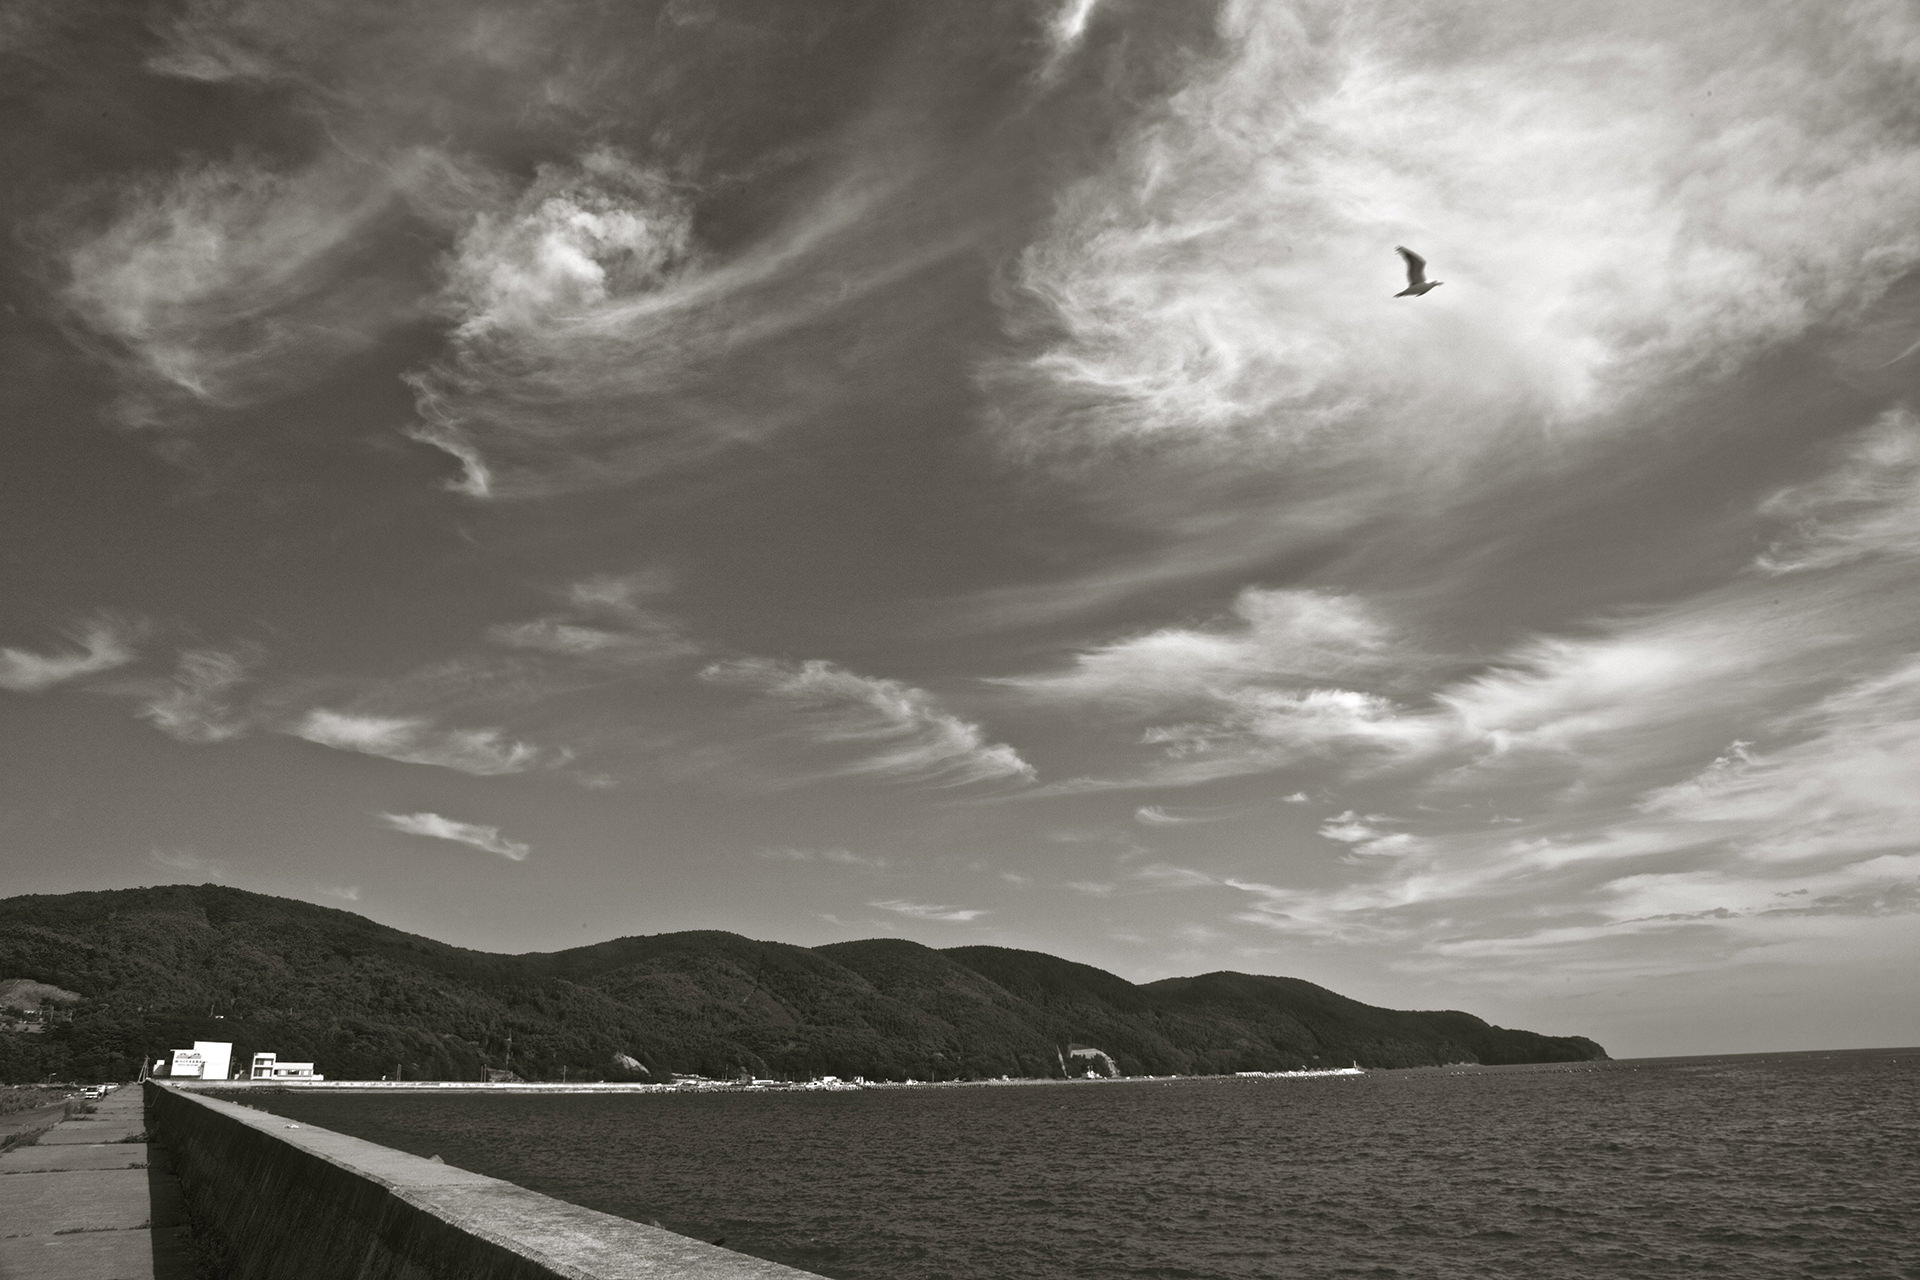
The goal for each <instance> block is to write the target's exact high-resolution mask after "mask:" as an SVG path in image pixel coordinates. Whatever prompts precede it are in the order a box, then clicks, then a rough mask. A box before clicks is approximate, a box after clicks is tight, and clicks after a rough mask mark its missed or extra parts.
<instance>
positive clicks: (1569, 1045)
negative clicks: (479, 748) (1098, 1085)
mask: <svg viewBox="0 0 1920 1280" xmlns="http://www.w3.org/2000/svg"><path fill="white" fill-rule="evenodd" d="M8 979H24V980H27V981H30V982H34V983H43V984H47V985H49V986H51V987H57V988H61V989H62V990H63V991H64V992H67V993H78V995H79V996H80V999H78V1000H69V1001H67V1002H66V1003H62V1004H49V1005H48V1006H47V1009H46V1013H45V1019H44V1025H43V1024H42V1023H40V1022H37V1021H33V1020H31V1019H29V1020H27V1021H26V1022H19V1021H11V1022H9V1023H0V1026H7V1025H11V1026H12V1027H13V1029H11V1030H0V1079H4V1080H8V1081H29V1080H38V1079H45V1078H47V1077H48V1076H49V1075H51V1076H53V1077H55V1078H60V1079H113V1078H120V1079H125V1078H128V1077H131V1076H132V1075H133V1074H134V1073H135V1071H136V1070H137V1068H138V1064H139V1061H140V1057H141V1054H142V1053H143V1052H144V1053H146V1054H147V1055H148V1056H149V1058H151V1057H152V1056H155V1055H158V1054H160V1053H163V1052H164V1051H165V1050H167V1049H169V1048H173V1047H184V1046H185V1045H187V1044H189V1043H190V1042H192V1041H193V1040H196V1039H199V1040H227V1041H232V1042H233V1044H234V1054H235V1056H234V1061H235V1062H236V1063H243V1062H245V1061H247V1060H248V1056H249V1055H251V1054H252V1053H254V1052H256V1051H272V1052H276V1053H278V1054H279V1055H280V1056H281V1057H282V1058H283V1059H298V1060H307V1059H311V1060H313V1061H314V1062H316V1063H318V1064H319V1069H320V1070H321V1071H322V1072H324V1073H325V1074H326V1075H328V1076H330V1077H332V1078H334V1079H376V1080H377V1079H379V1078H381V1077H382V1076H387V1075H391V1074H393V1073H394V1072H395V1071H396V1070H399V1071H401V1072H403V1073H404V1074H405V1076H406V1077H407V1078H409V1079H469V1080H471V1079H478V1078H481V1077H482V1075H483V1073H484V1072H485V1071H486V1070H487V1069H489V1068H494V1069H504V1068H507V1067H508V1066H509V1059H508V1054H509V1044H508V1040H509V1037H511V1063H510V1065H511V1070H512V1071H513V1072H514V1073H515V1074H516V1075H519V1076H522V1077H524V1078H527V1079H553V1080H557V1079H561V1078H562V1077H563V1076H564V1077H565V1078H568V1079H573V1080H582V1079H589V1080H597V1079H634V1080H644V1079H653V1080H661V1079H665V1078H667V1077H668V1076H669V1075H670V1074H672V1073H697V1074H701V1075H709V1076H722V1077H726V1076H733V1075H737V1074H739V1073H741V1072H748V1073H751V1074H753V1075H756V1076H774V1077H792V1078H805V1077H808V1076H814V1075H823V1074H828V1075H839V1076H843V1077H852V1076H866V1077H868V1078H870V1079H895V1080H898V1079H905V1078H913V1079H919V1080H932V1079H939V1080H951V1079H968V1078H979V1077H991V1076H999V1075H1013V1076H1058V1075H1060V1074H1061V1073H1062V1061H1061V1051H1062V1050H1063V1049H1065V1048H1067V1047H1069V1046H1071V1045H1075V1044H1078V1045H1088V1046H1094V1047H1097V1048H1099V1049H1102V1050H1104V1051H1105V1052H1106V1053H1107V1054H1109V1055H1110V1056H1111V1057H1112V1058H1113V1060H1114V1061H1115V1063H1117V1065H1118V1067H1119V1069H1120V1070H1121V1071H1122V1072H1124V1073H1126V1074H1129V1075H1143V1074H1151V1075H1169V1074H1206V1073H1224V1072H1232V1071H1256V1070H1284V1069H1289V1068H1297V1067H1302V1066H1309V1065H1330V1066H1345V1065H1347V1064H1348V1063H1349V1062H1358V1063H1359V1064H1360V1065H1362V1066H1371V1067H1405V1066H1422V1065H1431V1064H1439V1063H1447V1062H1483V1063H1515V1062H1543V1061H1580V1060H1586V1059H1592V1058H1603V1057H1605V1056H1606V1054H1605V1052H1604V1051H1603V1050H1602V1049H1601V1048H1600V1046H1599V1045H1597V1044H1595V1043H1594V1042H1592V1041H1591V1040H1587V1039H1585V1038H1583V1037H1578V1036H1567V1037H1557V1036H1543V1035H1536V1034H1534V1033H1532V1032H1528V1031H1513V1030H1507V1029H1503V1028H1500V1027H1494V1026H1489V1025H1488V1024H1487V1023H1485V1022H1483V1021H1481V1020H1480V1019H1478V1018H1475V1017H1473V1016H1472V1015H1470V1014H1465V1013H1456V1012H1445V1013H1403V1012H1396V1011H1393V1010H1388V1009H1376V1008H1373V1007H1371V1006H1369V1005H1364V1004H1361V1003H1359V1002H1357V1001H1354V1000H1348V999H1346V998H1344V997H1342V996H1338V995H1335V994H1334V993H1333V992H1331V991H1328V990H1326V989H1325V988H1322V987H1316V986H1314V985H1313V984H1311V983H1307V982H1302V981H1299V980H1297V979H1292V978H1265V977H1253V976H1250V975H1247V974H1241V973H1213V974H1207V975H1205V976H1203V977H1197V978H1170V979H1167V980H1165V981H1162V982H1152V983H1147V984H1145V985H1139V986H1136V985H1134V984H1133V983H1130V982H1127V981H1125V980H1123V979H1121V978H1118V977H1115V976H1114V975H1113V974H1110V973H1106V972H1103V971H1101V970H1099V969H1094V968H1091V967H1089V966H1087V965H1082V964H1075V963H1072V962H1071V961H1067V960H1061V959H1058V958H1056V957H1054V956H1049V955H1043V954H1041V953H1039V952H1032V951H1013V950H1008V949H1005V948H1000V947H956V948H953V949H950V950H946V951H936V950H933V949H932V948H929V947H923V946H920V945H919V944H917V943H912V942H905V941H901V940H898V939H876V940H872V941H866V942H843V943H835V944H833V945H830V946H824V947H815V948H812V949H808V948H805V947H796V946H788V945H786V944H784V943H777V942H755V941H753V940H751V939H748V938H742V937H739V936H738V935H735V934H730V933H718V932H700V933H671V934H661V935H657V936H653V937H637V938H619V939H616V940H614V941H612V942H603V943H600V944H598V945H595V946H588V947H576V948H573V949H572V950H568V951H556V952H552V953H546V954H542V953H535V954H529V955H520V956H508V955H494V954H490V953H488V952H482V951H468V950H464V949H462V948H459V947H451V946H448V945H446V944H444V943H440V942H434V941H432V940H431V939H428V938H422V937H417V936H415V935H412V934H407V933H402V932H400V931H399V930H396V929H389V928H387V927H385V926H383V925H378V924H375V923H374V922H373V921H371V920H368V919H366V918H364V917H362V916H357V915H354V914H352V913H351V912H347V911H337V910H333V909H330V908H327V907H317V906H313V905H312V904H310V903H305V902H297V901H293V900H291V899H286V898H274V897H268V896H266V895H263V894H257V893H247V892H244V891H242V890H238V889H228V888H222V887H220V886H216V885H202V886H199V887H197V888H195V887H191V886H186V885H177V886H169V887H164V888H155V889H123V890H111V891H105V892H98V893H74V894H65V895H60V896H25V897H16V898H7V899H0V983H4V982H5V981H6V980H8ZM20 989H23V990H25V989H28V988H24V987H23V988H20ZM1069 1061H1070V1062H1071V1061H1072V1060H1071V1059H1069ZM632 1064H638V1065H632ZM1074 1069H1075V1070H1076V1071H1078V1070H1079V1069H1080V1067H1079V1066H1078V1065H1076V1066H1075V1068H1074Z"/></svg>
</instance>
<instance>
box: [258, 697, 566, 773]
mask: <svg viewBox="0 0 1920 1280" xmlns="http://www.w3.org/2000/svg"><path fill="white" fill-rule="evenodd" d="M288 732H290V733H292V734H293V735H294V736H295V737H299V738H305V739H306V740H307V741H308V742H316V743H319V744H320V745H321V746H323V747H332V748H334V749H335V750H338V751H358V752H362V753H364V754H366V755H371V756H383V757H385V758H387V759H389V760H399V761H403V762H405V763H407V764H431V765H438V766H440V767H441V768H444V769H457V770H459V771H460V772H461V773H471V774H477V775H480V776H482V777H487V776H492V775H495V774H503V773H524V772H526V771H527V770H529V769H536V768H542V767H547V766H550V765H552V764H554V763H556V762H557V761H558V759H560V758H562V757H560V756H557V755H556V753H555V752H553V751H550V750H547V749H545V748H541V747H535V746H531V745H529V744H527V743H525V742H517V741H515V740H513V739H511V738H509V737H507V736H506V735H505V734H504V733H503V732H502V731H501V730H499V729H439V728H436V727H434V726H433V725H432V724H431V723H430V722H429V721H426V720H422V719H417V718H412V717H405V716H375V715H361V714H355V713H351V712H341V711H329V710H326V709H324V708H315V709H314V710H312V711H309V712H308V713H307V714H306V716H305V717H304V718H303V719H301V720H300V721H299V722H298V723H296V724H295V725H294V726H293V728H291V729H290V730H288Z"/></svg>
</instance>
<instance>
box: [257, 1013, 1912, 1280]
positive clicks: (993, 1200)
mask: <svg viewBox="0 0 1920 1280" xmlns="http://www.w3.org/2000/svg"><path fill="white" fill-rule="evenodd" d="M247 1100H248V1101H249V1102H252V1103H256V1104H264V1105H267V1106H269V1107H271V1108H272V1109H273V1110H275V1111H278V1112H282V1113H284V1114H286V1115H288V1116H290V1117H293V1118H296V1119H300V1120H304V1121H307V1122H310V1123H313V1124H318V1125H321V1126H324V1127H326V1128H331V1129H338V1130H342V1131H345V1132H348V1133H353V1134H356V1135H359V1136H361V1137H364V1138H370V1139H372V1140H374V1141H376V1142H380V1143H384V1144H386V1145H388V1146H393V1147H399V1148H401V1149H403V1150H407V1151H412V1152H415V1153H418V1154H421V1155H433V1154H438V1155H440V1156H442V1157H444V1158H445V1159H446V1160H447V1162H448V1163H450V1164H456V1165H461V1166H464V1167H466V1168H469V1169H474V1170H478V1171H481V1172H484V1173H489V1174H492V1175H494V1176H496V1177H501V1178H506V1179H508V1180H510V1181H513V1182H517V1183H520V1184H522V1185H524V1186H528V1187H533V1188H536V1189H538V1190H540V1191H544V1192H547V1193H548V1194H550V1195H555V1196H559V1197H561V1198H563V1199H566V1200H571V1201H574V1202H576V1203H579V1204H584V1205H590V1206H592V1207H594V1208H597V1209H603V1210H606V1211H607V1212H610V1213H616V1214H620V1215H622V1216H625V1217H629V1218H637V1219H640V1220H643V1221H649V1222H658V1223H660V1224H661V1225H664V1226H667V1227H670V1228H673V1229H674V1230H676V1231H681V1232H684V1233H686V1234H688V1235H694V1236H699V1237H702V1238H704V1239H708V1240H724V1242H725V1243H726V1244H727V1246H728V1247H730V1248H735V1249H740V1250H742V1251H744V1252H747V1253H753V1254H758V1255H760V1256H762V1257H766V1258H773V1259H777V1260H779V1261H782V1262H787V1263H790V1264H792V1265H794V1266H799V1267H803V1268H806V1269H808V1270H812V1271H816V1272H819V1273H820V1274H822V1275H826V1276H830V1277H835V1278H836V1280H1059V1278H1061V1277H1088V1278H1093V1277H1101V1278H1105V1277H1130V1276H1138V1277H1205V1278H1208V1280H1214V1278H1218V1280H1241V1278H1243V1277H1249V1278H1250V1277H1282V1276H1284V1277H1289V1278H1311V1277H1318V1276H1384V1277H1391V1276H1406V1277H1455V1276H1459V1277H1468V1276H1472V1277H1482V1276H1510V1277H1526V1278H1527V1280H1558V1278H1562V1277H1576V1278H1577V1277H1597V1276H1607V1277H1616V1276H1620V1277H1624V1276H1634V1277H1639V1276H1689V1277H1691V1276H1737V1277H1742V1280H1753V1278H1757V1277H1771V1276H1794V1277H1801V1276H1844V1277H1849V1278H1852V1280H1859V1278H1864V1277H1877V1276H1888V1277H1904V1278H1914V1280H1920V1212H1916V1208H1915V1205H1916V1201H1917V1200H1920V1049H1916V1050H1876V1051H1856V1052H1836V1053H1817V1054H1778V1055H1767V1056H1748V1057H1731V1058H1685V1059H1661V1060H1640V1061H1627V1062H1612V1063H1582V1064H1579V1065H1575V1066H1566V1065H1557V1066H1551V1067H1510V1068H1495V1069H1487V1068H1473V1069H1462V1070H1434V1071H1397V1072H1374V1073H1372V1074H1370V1075H1367V1076H1364V1077H1359V1078H1352V1077H1348V1078H1338V1077H1336V1078H1322V1079H1306V1080H1239V1079H1224V1080H1222V1079H1199V1080H1157V1081H1155V1080H1130V1081H1117V1082H1091V1081H1089V1082H1080V1083H1071V1084H1068V1083H1062V1084H1052V1085H1039V1084H1036V1085H1014V1086H980V1087H961V1088H923V1089H887V1090H873V1091H868V1092H862V1093H771V1094H750V1093H747V1094H725V1095H721V1094H704V1095H640V1096H635V1095H624V1096H622V1095H576V1096H570V1097H541V1096H526V1095H480V1094H459V1095H439V1096H434V1095H392V1094H320V1093H312V1094H300V1093H286V1094H275V1095H270V1096H261V1095H259V1094H253V1095H250V1096H249V1097H248V1099H247Z"/></svg>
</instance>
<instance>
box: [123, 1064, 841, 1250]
mask: <svg viewBox="0 0 1920 1280" xmlns="http://www.w3.org/2000/svg"><path fill="white" fill-rule="evenodd" d="M146 1089H147V1116H148V1122H149V1124H150V1125H151V1126H152V1128H153V1129H154V1131H155V1136H156V1138H157V1139H158V1140H159V1141H161V1142H164V1143H165V1144H166V1146H167V1148H168V1151H169V1152H170V1154H171V1157H172V1161H173V1166H174V1170H175V1172H176V1173H177V1174H178V1175H179V1179H180V1186H181V1189H182V1190H183V1191H184V1193H185V1195H186V1201H187V1206H188V1210H189V1213H190V1215H191V1217H192V1219H193V1224H194V1230H195V1232H196V1233H197V1234H199V1235H201V1236H204V1237H210V1239H211V1243H212V1244H213V1246H214V1249H215V1250H216V1251H217V1252H219V1253H222V1254H224V1255H225V1256H224V1261H225V1263H226V1266H227V1268H228V1270H229V1272H230V1274H231V1276H232V1277H233V1280H348V1278H353V1280H560V1278H564V1280H642V1278H645V1280H818V1277H816V1276H813V1274H812V1273H811V1272H805V1271H798V1270H795V1269H794V1268H792V1267H785V1266H781V1265H779V1264H778V1263H773V1262H765V1261H762V1260H760V1259H758V1258H751V1257H748V1256H746V1255H745V1254H740V1253H734V1252H732V1251H731V1250H728V1249H722V1248H719V1247H717V1246H715V1245H709V1244H705V1243H703V1242H701V1241H698V1240H693V1239H689V1238H688V1237H686V1236H681V1235H676V1234H674V1233H673V1232H671V1231H663V1230H661V1229H660V1228H658V1227H649V1226H644V1225H642V1224H640V1223H637V1222H629V1221H627V1220H626V1219H625V1218H616V1217H614V1216H613V1215H611V1214H606V1213H599V1212H597V1211H595V1210H592V1209H583V1208H581V1207H580V1206H578V1205H572V1204H568V1203H566V1202H565V1201H562V1200H555V1199H554V1198H553V1197H551V1196H544V1195H541V1194H539V1193H538V1192H534V1191H529V1190H527V1189H526V1188H524V1187H518V1186H515V1185H514V1184H512V1183H510V1182H502V1181H501V1180H499V1179H498V1178H488V1177H484V1176H482V1175H481V1174H477V1173H470V1172H468V1171H467V1170H465V1169H456V1168H453V1167H452V1166H450V1165H445V1164H440V1163H437V1162H435V1161H432V1160H423V1159H421V1158H420V1157H418V1156H411V1155H407V1154H405V1153H404V1152H399V1151H394V1150H391V1149H389V1148H387V1147H382V1146H378V1145H376V1144H374V1143H371V1142H364V1141H362V1140H361V1139H359V1138H350V1137H348V1136H346V1135H345V1134H340V1133H334V1132H332V1131H330V1130H327V1129H318V1128H314V1127H313V1126H311V1125H304V1124H295V1123H293V1122H291V1121H289V1120H287V1119H285V1118H284V1117H281V1116H274V1115H268V1114H267V1113H265V1112H262V1111H255V1110H253V1109H252V1108H250V1107H242V1106H238V1105H236V1104H234V1103H231V1102H221V1101H218V1100H216V1099H213V1098H206V1097H198V1096H195V1095H194V1094H192V1093H189V1092H187V1091H185V1090H180V1089H170V1088H167V1087H165V1086H163V1085H159V1084H155V1083H153V1082H148V1084H147V1086H146Z"/></svg>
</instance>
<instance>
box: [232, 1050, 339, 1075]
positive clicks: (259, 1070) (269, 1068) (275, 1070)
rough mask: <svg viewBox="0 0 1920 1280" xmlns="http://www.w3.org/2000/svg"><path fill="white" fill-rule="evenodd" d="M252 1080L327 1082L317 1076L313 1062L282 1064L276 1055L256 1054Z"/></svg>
mask: <svg viewBox="0 0 1920 1280" xmlns="http://www.w3.org/2000/svg"><path fill="white" fill-rule="evenodd" d="M248 1079H251V1080H325V1079H326V1077H325V1076H323V1075H316V1074H315V1073H314V1070H313V1064H312V1063H311V1062H282V1061H280V1055H278V1054H275V1053H256V1054H254V1055H253V1071H252V1074H251V1075H249V1076H248Z"/></svg>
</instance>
